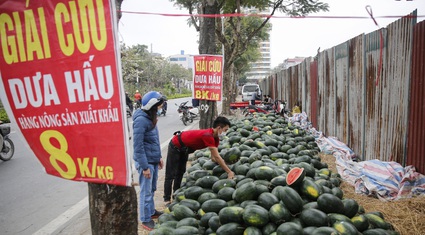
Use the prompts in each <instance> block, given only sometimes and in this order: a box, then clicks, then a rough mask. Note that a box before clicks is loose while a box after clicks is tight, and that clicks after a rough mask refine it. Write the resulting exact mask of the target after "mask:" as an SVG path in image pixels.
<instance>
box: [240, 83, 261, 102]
mask: <svg viewBox="0 0 425 235" xmlns="http://www.w3.org/2000/svg"><path fill="white" fill-rule="evenodd" d="M257 88H258V89H260V86H259V85H258V84H245V85H243V86H242V92H241V93H242V101H249V100H251V99H252V96H253V95H254V94H255V92H256V90H257Z"/></svg>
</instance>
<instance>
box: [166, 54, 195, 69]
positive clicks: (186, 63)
mask: <svg viewBox="0 0 425 235" xmlns="http://www.w3.org/2000/svg"><path fill="white" fill-rule="evenodd" d="M168 61H169V62H170V63H171V64H178V65H181V66H182V67H183V68H186V69H193V56H191V55H185V54H184V51H183V50H182V51H181V52H180V54H177V55H171V56H169V57H168Z"/></svg>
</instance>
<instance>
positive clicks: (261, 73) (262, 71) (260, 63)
mask: <svg viewBox="0 0 425 235" xmlns="http://www.w3.org/2000/svg"><path fill="white" fill-rule="evenodd" d="M248 12H249V13H258V11H257V10H256V9H250V10H248ZM259 14H270V12H268V11H263V12H259ZM259 50H260V53H261V57H260V59H259V60H257V61H256V62H252V63H250V65H251V70H250V71H249V72H247V73H246V76H247V79H248V80H260V79H263V78H265V77H267V76H269V75H270V73H271V71H272V63H271V60H272V57H271V55H270V39H269V40H267V41H263V42H261V43H260V47H259Z"/></svg>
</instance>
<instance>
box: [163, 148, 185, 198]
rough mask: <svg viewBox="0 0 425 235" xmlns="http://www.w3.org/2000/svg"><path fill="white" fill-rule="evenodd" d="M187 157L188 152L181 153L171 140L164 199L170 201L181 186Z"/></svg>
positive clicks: (166, 165) (166, 167) (166, 166)
mask: <svg viewBox="0 0 425 235" xmlns="http://www.w3.org/2000/svg"><path fill="white" fill-rule="evenodd" d="M187 158H188V154H187V153H181V152H180V151H179V150H178V149H177V148H176V147H175V146H174V144H173V143H172V142H171V141H170V143H169V144H168V153H167V162H166V164H165V181H164V201H170V199H171V194H172V193H173V192H175V191H176V190H177V189H179V188H180V185H181V182H182V178H183V174H184V173H185V172H186V163H187Z"/></svg>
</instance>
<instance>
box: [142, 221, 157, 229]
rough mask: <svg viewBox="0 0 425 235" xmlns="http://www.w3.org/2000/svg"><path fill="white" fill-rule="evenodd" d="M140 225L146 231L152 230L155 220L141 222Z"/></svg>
mask: <svg viewBox="0 0 425 235" xmlns="http://www.w3.org/2000/svg"><path fill="white" fill-rule="evenodd" d="M142 227H143V228H144V229H146V230H148V231H152V230H153V229H154V228H155V222H154V221H153V220H151V221H149V222H142Z"/></svg>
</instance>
